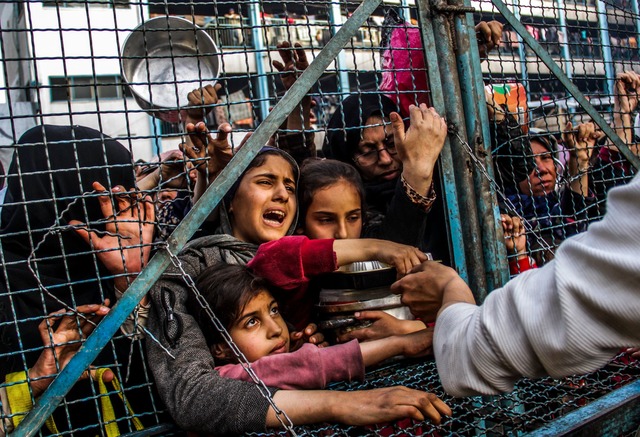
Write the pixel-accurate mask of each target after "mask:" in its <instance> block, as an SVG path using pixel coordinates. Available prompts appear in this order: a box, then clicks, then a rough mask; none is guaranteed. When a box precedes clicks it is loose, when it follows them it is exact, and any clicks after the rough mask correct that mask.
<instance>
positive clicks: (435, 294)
mask: <svg viewBox="0 0 640 437" xmlns="http://www.w3.org/2000/svg"><path fill="white" fill-rule="evenodd" d="M452 289H460V290H461V291H462V292H463V293H462V294H464V295H465V296H470V297H468V298H467V299H466V301H468V302H470V303H471V301H473V295H472V294H471V291H470V290H469V287H468V286H467V284H465V282H464V281H463V280H462V278H460V276H459V275H458V273H457V272H456V271H455V270H454V269H452V268H451V267H447V266H444V265H442V264H440V263H437V262H435V261H426V262H424V263H422V264H421V265H419V266H417V267H415V268H413V269H412V270H411V272H410V273H409V274H408V275H407V276H405V277H404V278H402V279H400V280H398V281H396V282H394V283H393V284H392V285H391V292H392V293H395V294H402V303H403V304H404V305H407V306H408V307H409V308H410V309H411V313H412V314H413V315H414V316H416V317H419V318H420V320H422V321H423V322H425V323H430V322H434V321H435V320H436V316H437V314H438V311H439V310H440V308H441V307H442V305H443V303H444V301H443V297H444V294H445V293H446V292H447V291H448V290H452ZM456 297H457V296H456Z"/></svg>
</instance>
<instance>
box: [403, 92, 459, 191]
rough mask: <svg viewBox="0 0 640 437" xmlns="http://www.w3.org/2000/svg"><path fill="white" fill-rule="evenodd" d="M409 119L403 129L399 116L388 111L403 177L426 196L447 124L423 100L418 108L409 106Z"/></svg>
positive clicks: (445, 134) (442, 144)
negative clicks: (407, 124)
mask: <svg viewBox="0 0 640 437" xmlns="http://www.w3.org/2000/svg"><path fill="white" fill-rule="evenodd" d="M409 118H410V122H411V123H410V126H409V129H407V130H406V132H405V129H404V123H403V121H402V117H400V115H399V114H398V113H395V112H392V113H391V114H390V119H391V128H392V130H393V139H394V142H395V146H396V149H397V150H398V157H399V158H400V160H401V161H402V166H403V175H404V177H405V180H406V181H407V182H408V183H409V185H411V186H412V187H413V188H414V189H415V190H416V191H418V192H424V195H426V194H427V190H428V189H429V186H430V185H431V180H432V177H433V168H434V166H435V164H436V160H437V159H438V156H440V152H441V151H442V147H443V146H444V141H445V139H446V137H447V123H446V121H445V119H444V118H443V117H441V116H440V115H438V113H437V112H436V110H435V109H434V108H427V105H425V104H424V103H421V104H420V106H419V107H418V106H415V105H410V106H409ZM425 185H426V187H425Z"/></svg>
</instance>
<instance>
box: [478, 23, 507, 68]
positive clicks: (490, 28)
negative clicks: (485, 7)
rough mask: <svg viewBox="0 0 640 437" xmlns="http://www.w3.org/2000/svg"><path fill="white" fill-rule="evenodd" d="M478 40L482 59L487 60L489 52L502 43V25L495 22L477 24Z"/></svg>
mask: <svg viewBox="0 0 640 437" xmlns="http://www.w3.org/2000/svg"><path fill="white" fill-rule="evenodd" d="M476 38H477V39H478V53H480V59H482V58H486V57H487V55H488V54H489V52H490V51H491V50H493V49H494V48H495V47H497V46H499V45H500V43H501V42H502V23H500V22H499V21H495V20H493V21H489V22H486V21H481V22H479V23H478V24H476Z"/></svg>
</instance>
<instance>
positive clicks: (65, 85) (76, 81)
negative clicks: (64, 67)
mask: <svg viewBox="0 0 640 437" xmlns="http://www.w3.org/2000/svg"><path fill="white" fill-rule="evenodd" d="M49 84H50V85H51V101H52V102H59V101H66V100H68V99H70V100H91V99H96V98H98V99H117V98H122V97H131V92H130V91H129V88H127V87H126V86H125V85H124V84H123V83H122V79H121V78H120V76H119V75H108V76H96V77H95V82H94V77H93V76H70V77H50V78H49Z"/></svg>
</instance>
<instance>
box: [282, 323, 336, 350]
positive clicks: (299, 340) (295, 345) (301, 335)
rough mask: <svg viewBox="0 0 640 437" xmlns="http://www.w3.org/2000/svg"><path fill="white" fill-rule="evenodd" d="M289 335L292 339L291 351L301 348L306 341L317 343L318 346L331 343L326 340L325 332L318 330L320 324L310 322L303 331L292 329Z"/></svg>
mask: <svg viewBox="0 0 640 437" xmlns="http://www.w3.org/2000/svg"><path fill="white" fill-rule="evenodd" d="M289 337H290V339H291V342H290V344H291V346H290V351H291V352H293V351H296V350H298V349H300V348H301V347H302V345H303V344H305V343H311V344H315V345H316V346H318V347H326V346H329V343H327V342H326V341H324V334H323V333H322V332H318V325H316V324H315V323H309V324H308V325H307V327H306V328H304V329H303V330H302V331H291V334H290V335H289Z"/></svg>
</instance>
